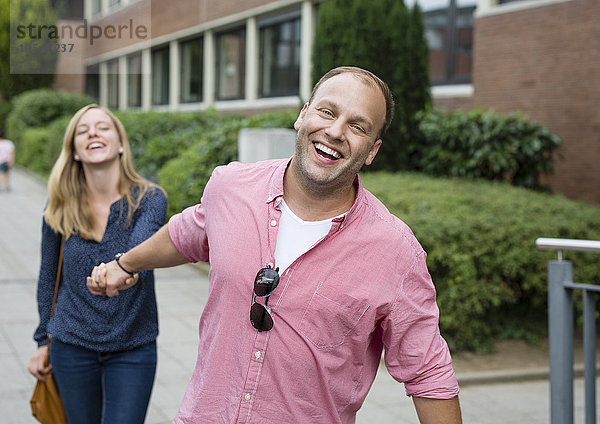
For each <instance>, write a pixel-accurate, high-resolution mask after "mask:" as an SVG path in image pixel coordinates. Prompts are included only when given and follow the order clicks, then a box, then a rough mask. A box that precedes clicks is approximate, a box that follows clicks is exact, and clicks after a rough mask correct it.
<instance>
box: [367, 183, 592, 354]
mask: <svg viewBox="0 0 600 424" xmlns="http://www.w3.org/2000/svg"><path fill="white" fill-rule="evenodd" d="M362 178H363V182H364V185H365V187H367V188H368V189H369V190H370V191H371V192H372V193H373V194H374V195H376V196H377V197H378V198H379V199H380V200H381V201H382V202H383V203H384V204H385V205H386V206H387V207H388V208H389V210H390V211H391V212H392V213H393V214H394V215H396V216H398V217H399V218H400V219H402V220H403V221H404V222H406V223H407V224H408V225H409V226H410V227H411V229H412V230H413V232H414V233H415V235H416V237H417V239H418V240H419V241H420V243H421V244H422V246H423V248H424V249H425V250H426V251H427V252H428V259H427V264H428V267H429V271H430V273H431V276H432V278H433V281H434V283H435V285H436V287H437V291H438V297H437V301H438V305H439V307H440V327H441V330H442V333H443V335H444V337H446V339H447V341H448V343H449V345H450V346H451V348H452V349H453V350H462V349H468V350H475V351H489V350H491V349H493V339H494V338H525V339H527V340H529V341H536V340H539V338H540V337H543V336H544V335H545V334H546V323H547V318H546V317H547V311H546V308H547V261H548V260H550V259H555V258H556V253H555V252H548V251H541V250H538V249H537V248H536V246H535V240H536V239H537V238H538V237H556V238H573V239H590V240H600V210H599V209H598V208H597V207H594V206H591V205H587V204H584V203H580V202H575V201H571V200H567V199H566V198H564V197H563V196H560V195H552V194H548V193H540V192H535V191H532V190H527V189H524V188H518V187H513V186H511V185H509V184H507V183H492V182H487V181H483V180H470V179H461V178H454V179H443V178H432V177H427V176H423V175H420V174H415V173H399V174H390V173H379V172H377V173H368V174H364V175H363V177H362ZM565 256H567V258H568V259H570V260H573V261H574V278H575V280H576V281H578V282H585V283H594V282H595V283H598V282H599V281H598V280H599V273H598V266H597V262H598V257H597V256H596V255H593V254H589V253H586V254H583V253H580V254H577V253H571V252H565Z"/></svg>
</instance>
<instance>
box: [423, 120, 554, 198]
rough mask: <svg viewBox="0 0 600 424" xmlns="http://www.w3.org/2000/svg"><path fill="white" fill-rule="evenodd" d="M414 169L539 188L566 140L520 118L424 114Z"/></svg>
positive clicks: (435, 173) (433, 173)
mask: <svg viewBox="0 0 600 424" xmlns="http://www.w3.org/2000/svg"><path fill="white" fill-rule="evenodd" d="M418 118H419V119H420V124H419V128H420V131H421V136H422V139H419V140H418V141H417V142H416V143H414V144H413V145H412V146H411V156H412V164H413V165H414V167H415V169H416V170H419V171H422V172H425V173H427V174H429V175H438V176H442V175H446V176H461V177H464V176H469V177H477V178H485V179H488V180H497V181H509V182H511V183H512V184H513V185H518V186H523V187H528V188H533V189H539V188H541V185H540V175H541V174H547V173H551V172H552V170H553V162H552V155H553V153H554V152H555V150H556V149H557V148H558V146H559V145H560V139H559V138H558V137H556V136H555V135H553V134H551V133H550V131H549V130H548V129H547V128H545V127H543V126H541V125H539V124H536V123H535V122H531V121H529V120H528V119H527V118H526V117H525V116H524V115H522V114H520V113H511V114H507V115H502V114H498V113H494V112H492V111H487V112H483V111H481V110H472V111H469V112H464V111H461V110H445V109H434V110H431V111H429V112H422V113H420V114H418Z"/></svg>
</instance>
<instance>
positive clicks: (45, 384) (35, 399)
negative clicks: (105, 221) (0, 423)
mask: <svg viewBox="0 0 600 424" xmlns="http://www.w3.org/2000/svg"><path fill="white" fill-rule="evenodd" d="M62 262H63V240H62V238H61V241H60V253H59V255H58V272H57V273H56V284H55V285H54V297H53V299H52V309H51V310H50V318H52V316H53V315H54V305H55V304H56V296H57V294H58V284H59V283H60V274H61V270H62ZM49 352H50V339H48V351H47V352H46V358H45V359H44V365H46V366H47V365H48V362H49V360H50V359H49ZM45 377H46V380H45V381H40V380H37V381H36V383H35V388H34V389H33V395H32V396H31V400H30V401H29V403H30V404H31V413H32V414H33V416H34V418H35V419H36V420H38V421H39V422H41V423H43V424H66V422H67V415H66V414H65V408H64V407H63V403H62V399H61V398H60V394H59V393H58V389H57V387H56V383H55V382H54V377H53V375H52V370H50V372H49V373H48V374H46V375H45Z"/></svg>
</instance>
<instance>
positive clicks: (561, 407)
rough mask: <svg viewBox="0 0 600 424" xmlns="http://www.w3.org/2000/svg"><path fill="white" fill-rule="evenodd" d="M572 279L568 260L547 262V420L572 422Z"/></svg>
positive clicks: (552, 422) (552, 423) (563, 422)
mask: <svg viewBox="0 0 600 424" xmlns="http://www.w3.org/2000/svg"><path fill="white" fill-rule="evenodd" d="M572 281H573V264H572V263H571V262H570V261H549V262H548V338H549V345H550V346H549V348H550V349H549V350H550V423H551V424H573V295H572V291H571V290H569V289H566V288H565V287H564V285H563V283H565V282H572Z"/></svg>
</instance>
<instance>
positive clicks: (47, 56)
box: [0, 0, 57, 100]
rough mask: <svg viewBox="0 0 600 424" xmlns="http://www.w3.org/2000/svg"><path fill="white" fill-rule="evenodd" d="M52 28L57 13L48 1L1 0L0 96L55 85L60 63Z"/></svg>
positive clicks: (5, 97)
mask: <svg viewBox="0 0 600 424" xmlns="http://www.w3.org/2000/svg"><path fill="white" fill-rule="evenodd" d="M52 25H54V26H55V25H56V14H55V13H54V11H53V10H52V7H51V6H50V2H48V1H47V0H0V57H2V60H0V94H1V95H2V97H4V99H5V100H10V99H11V98H12V97H14V96H15V95H17V94H19V93H22V92H24V91H27V90H32V89H35V88H41V87H49V86H50V85H51V84H52V81H53V80H54V69H55V66H56V60H57V53H56V47H55V44H56V43H55V40H53V39H52V38H50V37H49V33H48V27H50V26H52ZM19 26H22V27H21V31H20V32H19V30H18V27H19ZM30 26H31V29H30V28H29V27H30ZM42 26H46V28H44V29H43V30H42V29H41V27H42ZM38 30H39V31H38ZM30 31H31V32H30ZM19 34H21V35H23V34H24V35H25V36H24V37H23V38H21V37H19Z"/></svg>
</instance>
